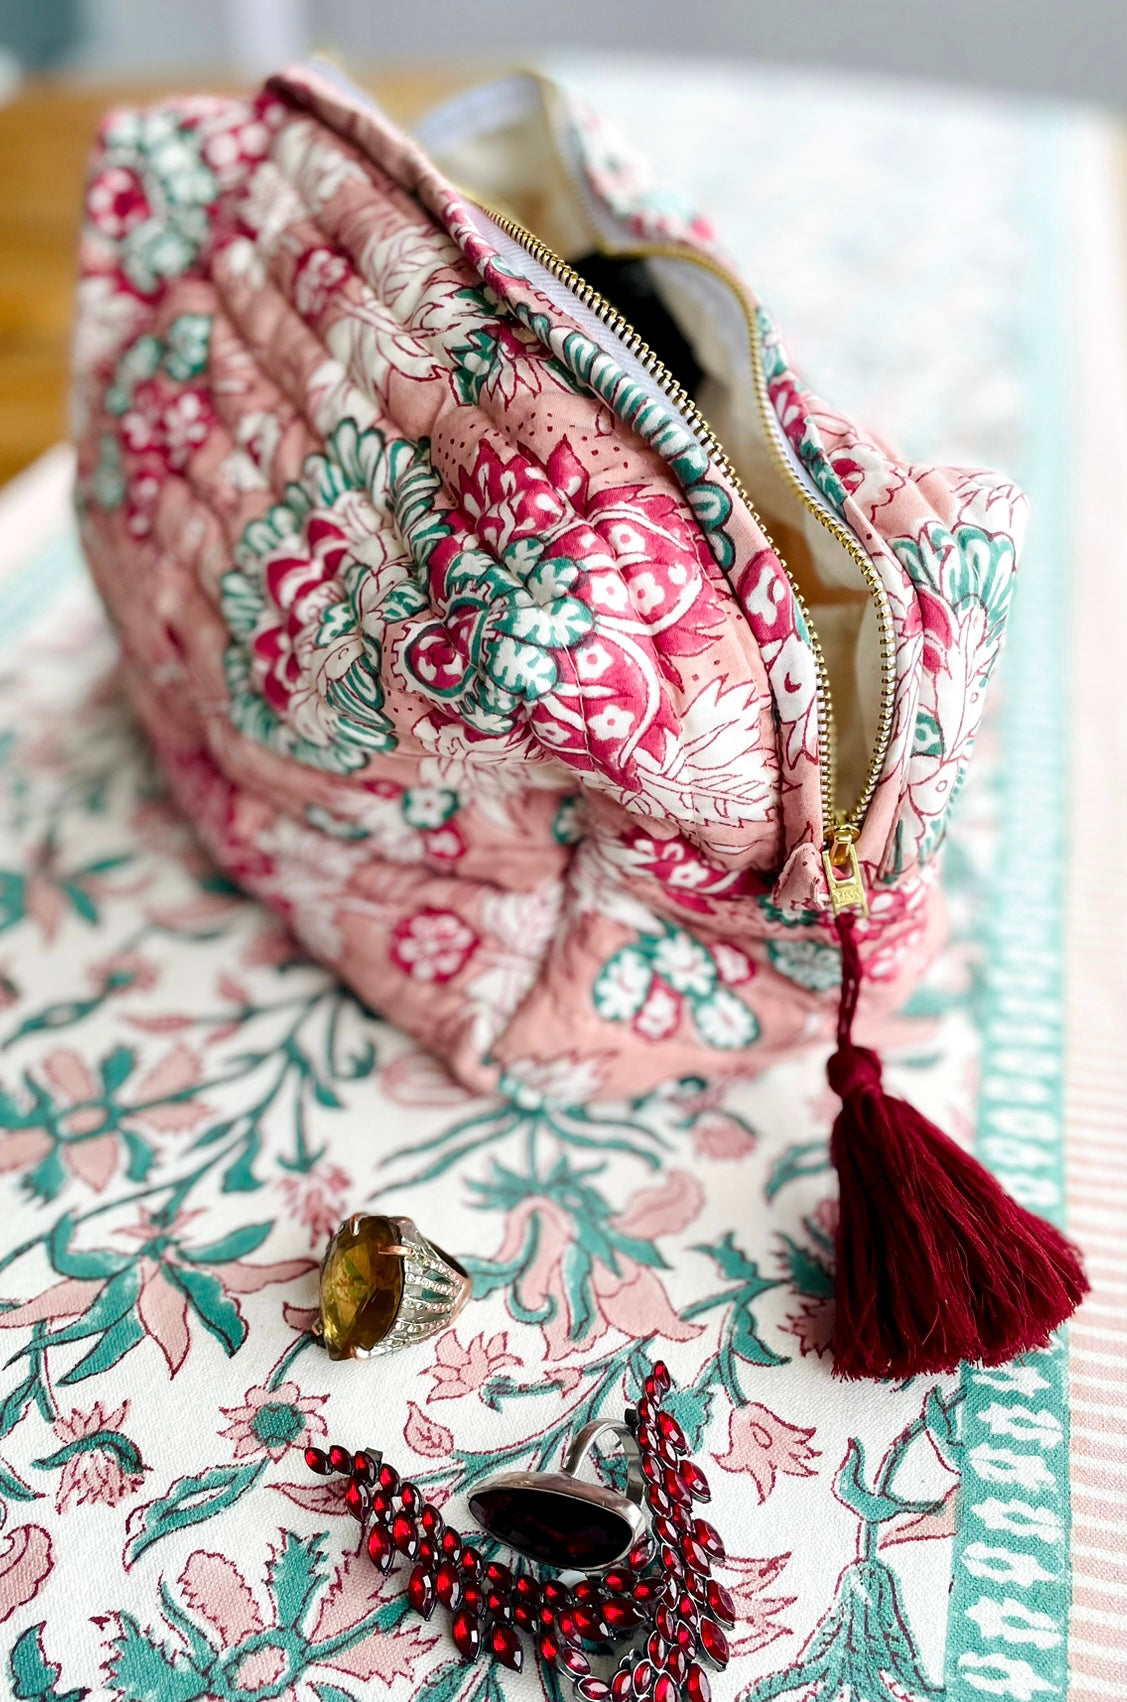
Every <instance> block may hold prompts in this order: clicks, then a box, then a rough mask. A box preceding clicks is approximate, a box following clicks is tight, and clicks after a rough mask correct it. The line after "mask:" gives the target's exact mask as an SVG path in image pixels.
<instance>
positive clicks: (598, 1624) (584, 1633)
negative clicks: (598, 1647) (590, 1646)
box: [572, 1606, 610, 1643]
mask: <svg viewBox="0 0 1127 1702" xmlns="http://www.w3.org/2000/svg"><path fill="white" fill-rule="evenodd" d="M572 1617H573V1618H574V1620H575V1629H576V1630H577V1631H578V1633H579V1635H580V1636H581V1637H585V1638H586V1639H587V1641H588V1642H589V1643H597V1642H599V1641H600V1640H601V1639H602V1638H604V1637H605V1636H606V1635H607V1633H608V1632H609V1630H610V1627H609V1626H608V1624H607V1622H606V1620H605V1619H604V1618H603V1616H602V1614H601V1613H600V1611H599V1609H598V1608H597V1607H583V1606H580V1607H577V1608H576V1610H575V1613H574V1614H573V1616H572Z"/></svg>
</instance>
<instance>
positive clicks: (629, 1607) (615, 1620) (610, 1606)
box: [603, 1596, 638, 1637]
mask: <svg viewBox="0 0 1127 1702" xmlns="http://www.w3.org/2000/svg"><path fill="white" fill-rule="evenodd" d="M603 1618H604V1619H605V1620H606V1622H607V1624H608V1625H609V1626H610V1628H611V1630H612V1632H613V1633H614V1635H615V1636H616V1637H617V1636H619V1635H620V1634H621V1633H622V1632H623V1631H632V1630H633V1629H634V1627H635V1625H637V1623H638V1610H637V1608H636V1607H635V1606H634V1604H633V1602H631V1601H628V1600H627V1599H626V1598H625V1597H621V1596H616V1597H615V1598H614V1600H613V1601H609V1602H607V1604H606V1606H605V1607H604V1608H603Z"/></svg>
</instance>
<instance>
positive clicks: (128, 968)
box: [86, 951, 160, 993]
mask: <svg viewBox="0 0 1127 1702" xmlns="http://www.w3.org/2000/svg"><path fill="white" fill-rule="evenodd" d="M86 979H87V980H88V981H89V982H90V983H91V984H92V985H93V986H94V987H96V988H97V990H98V992H99V993H147V992H149V991H150V990H151V989H152V988H153V987H155V986H156V984H157V982H158V981H159V980H160V970H159V969H158V968H157V966H156V964H155V963H154V962H153V960H152V958H150V957H145V956H144V955H143V954H142V953H141V952H139V951H119V952H114V953H113V955H112V956H111V957H102V958H99V959H98V961H97V962H96V963H88V964H87V965H86Z"/></svg>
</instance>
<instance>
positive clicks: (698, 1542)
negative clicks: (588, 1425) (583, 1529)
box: [305, 1361, 735, 1702]
mask: <svg viewBox="0 0 1127 1702" xmlns="http://www.w3.org/2000/svg"><path fill="white" fill-rule="evenodd" d="M670 1386H671V1385H670V1378H669V1373H668V1371H667V1370H666V1368H665V1366H664V1365H663V1364H662V1363H661V1362H660V1361H659V1362H658V1363H657V1364H655V1365H654V1367H653V1369H652V1371H651V1372H650V1374H649V1376H648V1377H647V1378H646V1381H645V1393H644V1395H643V1397H642V1399H641V1400H640V1401H639V1402H638V1407H637V1410H636V1411H633V1410H631V1411H628V1412H627V1414H626V1425H627V1427H628V1428H629V1431H630V1433H631V1435H632V1437H633V1440H634V1442H635V1443H636V1444H637V1449H638V1455H639V1463H640V1467H641V1472H642V1477H643V1480H644V1485H645V1488H644V1496H645V1501H646V1504H647V1506H648V1509H649V1512H650V1514H651V1525H652V1529H651V1532H650V1533H649V1534H647V1535H646V1536H645V1538H644V1539H643V1540H642V1541H641V1542H640V1543H638V1544H637V1545H636V1546H635V1547H634V1548H633V1549H632V1550H631V1551H630V1553H629V1554H628V1555H627V1556H626V1559H625V1561H624V1562H622V1563H621V1564H619V1565H616V1566H612V1567H611V1568H609V1569H608V1570H605V1571H603V1572H601V1573H600V1574H599V1575H593V1576H589V1577H584V1578H581V1579H580V1580H579V1581H578V1582H577V1583H574V1584H571V1585H568V1584H565V1583H562V1582H560V1581H559V1580H558V1579H555V1578H552V1579H548V1580H546V1581H544V1582H541V1581H540V1580H538V1579H537V1578H536V1577H534V1576H533V1574H532V1573H531V1572H525V1571H522V1572H519V1573H516V1572H514V1571H513V1569H512V1568H510V1567H509V1566H506V1565H503V1564H501V1563H500V1562H499V1561H489V1562H487V1561H486V1560H485V1559H484V1557H483V1556H482V1554H481V1553H480V1551H479V1550H478V1549H476V1548H475V1547H474V1546H473V1544H472V1543H469V1542H466V1541H464V1540H463V1538H462V1537H461V1535H460V1534H459V1532H457V1531H456V1530H455V1529H454V1528H453V1527H452V1526H451V1525H448V1524H447V1523H446V1521H445V1519H444V1518H443V1516H442V1514H441V1513H440V1511H439V1510H438V1508H437V1507H435V1506H434V1505H433V1504H432V1503H431V1502H429V1501H427V1500H426V1499H425V1498H424V1496H423V1495H422V1493H421V1491H420V1490H419V1488H418V1486H417V1485H416V1484H413V1483H410V1482H405V1481H403V1480H401V1479H400V1476H399V1473H398V1472H397V1471H396V1470H395V1468H394V1467H393V1466H390V1465H386V1464H384V1462H383V1460H382V1457H381V1456H380V1455H379V1454H378V1453H374V1452H368V1451H365V1452H362V1453H358V1454H350V1453H349V1452H348V1450H347V1449H345V1448H340V1447H332V1448H330V1449H329V1450H328V1452H327V1453H326V1452H325V1451H324V1450H322V1449H320V1448H307V1449H306V1451H305V1461H306V1464H307V1465H308V1467H309V1469H310V1470H311V1471H313V1472H316V1473H317V1474H318V1475H319V1476H327V1475H329V1474H330V1473H338V1474H341V1475H343V1476H347V1478H348V1484H347V1487H346V1489H345V1492H344V1499H345V1503H346V1505H347V1506H348V1508H349V1511H350V1512H351V1513H352V1514H353V1515H354V1517H355V1518H356V1519H357V1520H358V1521H359V1524H360V1527H361V1535H362V1539H363V1540H364V1541H365V1542H366V1546H367V1550H368V1554H369V1556H370V1558H371V1560H372V1563H373V1565H375V1566H377V1567H378V1568H379V1569H380V1571H381V1572H389V1571H390V1570H391V1568H392V1566H393V1564H394V1562H395V1557H396V1555H397V1554H400V1555H402V1556H403V1558H404V1559H405V1560H408V1561H410V1562H411V1573H410V1576H409V1578H408V1580H407V1600H408V1601H409V1603H410V1605H411V1607H412V1608H413V1609H414V1611H415V1612H416V1613H417V1614H419V1615H420V1616H421V1617H422V1618H423V1619H429V1618H430V1617H431V1615H432V1614H433V1612H434V1610H435V1607H436V1606H438V1605H441V1606H442V1607H443V1608H444V1609H445V1610H446V1612H447V1614H448V1615H449V1616H450V1620H451V1635H452V1636H453V1639H454V1644H455V1646H456V1648H457V1650H458V1652H459V1654H460V1655H461V1656H462V1658H463V1660H465V1661H475V1660H476V1659H477V1658H478V1656H479V1655H480V1654H482V1653H483V1652H484V1653H486V1654H488V1655H491V1656H492V1657H493V1658H494V1659H495V1660H497V1661H500V1662H501V1664H502V1665H503V1666H506V1667H509V1668H511V1669H512V1670H513V1671H514V1672H519V1671H520V1670H521V1667H522V1665H523V1663H524V1647H523V1644H522V1642H521V1637H520V1633H522V1632H523V1633H524V1634H525V1636H527V1637H528V1638H529V1640H530V1641H531V1643H532V1646H533V1647H534V1648H535V1650H536V1653H537V1654H538V1656H539V1658H540V1660H541V1661H542V1662H543V1663H544V1664H545V1665H547V1666H552V1667H554V1668H555V1669H556V1670H557V1671H558V1672H560V1673H561V1674H566V1675H567V1676H568V1677H570V1678H571V1679H572V1681H573V1682H574V1684H575V1688H576V1692H577V1695H578V1696H579V1697H580V1698H582V1702H710V1697H711V1686H710V1684H709V1680H708V1676H707V1671H706V1663H707V1666H710V1667H712V1668H723V1667H725V1666H727V1664H728V1658H729V1650H728V1639H727V1636H726V1628H728V1627H731V1625H732V1624H733V1623H734V1620H735V1608H734V1604H733V1602H732V1597H731V1595H730V1594H729V1592H728V1591H727V1590H726V1589H725V1588H724V1586H723V1585H722V1584H720V1583H719V1582H718V1581H717V1580H716V1579H715V1578H714V1577H713V1576H712V1565H713V1562H719V1561H723V1559H724V1545H723V1543H722V1542H721V1540H720V1537H719V1535H718V1533H717V1531H716V1529H715V1527H714V1526H713V1525H712V1524H710V1523H709V1521H708V1520H707V1519H705V1518H702V1517H701V1516H700V1512H699V1507H700V1505H702V1504H703V1503H706V1502H707V1501H708V1500H709V1487H708V1480H707V1479H706V1477H705V1475H704V1473H703V1472H702V1471H701V1469H700V1467H699V1466H697V1465H696V1464H694V1462H693V1461H692V1460H690V1459H689V1458H688V1449H687V1445H686V1442H685V1437H684V1434H683V1432H682V1430H681V1427H680V1425H679V1424H678V1423H677V1420H676V1419H675V1418H674V1417H673V1415H672V1413H669V1412H667V1411H665V1410H663V1408H662V1405H661V1402H662V1400H663V1399H664V1397H665V1395H667V1394H668V1392H669V1389H670ZM566 1564H567V1562H566V1561H561V1565H566ZM626 1642H628V1644H629V1648H628V1650H627V1652H626V1653H623V1654H621V1655H620V1656H619V1659H618V1664H617V1669H616V1670H611V1671H609V1672H608V1671H607V1662H608V1659H609V1660H610V1661H611V1662H613V1659H614V1654H615V1650H616V1647H618V1646H619V1645H621V1644H623V1643H626Z"/></svg>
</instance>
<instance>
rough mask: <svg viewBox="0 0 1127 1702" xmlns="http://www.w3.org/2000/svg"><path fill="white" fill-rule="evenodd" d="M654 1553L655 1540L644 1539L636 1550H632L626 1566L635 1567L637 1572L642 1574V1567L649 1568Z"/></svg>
mask: <svg viewBox="0 0 1127 1702" xmlns="http://www.w3.org/2000/svg"><path fill="white" fill-rule="evenodd" d="M653 1552H654V1545H653V1539H652V1538H651V1537H643V1538H642V1541H641V1542H640V1543H638V1544H637V1546H636V1547H635V1548H632V1549H631V1550H630V1553H629V1554H628V1555H627V1556H626V1564H627V1566H631V1567H633V1569H634V1571H635V1572H640V1571H641V1570H642V1567H643V1566H648V1565H649V1563H650V1561H651V1560H652V1559H653Z"/></svg>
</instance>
